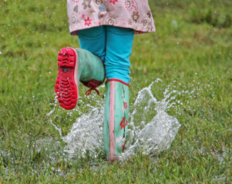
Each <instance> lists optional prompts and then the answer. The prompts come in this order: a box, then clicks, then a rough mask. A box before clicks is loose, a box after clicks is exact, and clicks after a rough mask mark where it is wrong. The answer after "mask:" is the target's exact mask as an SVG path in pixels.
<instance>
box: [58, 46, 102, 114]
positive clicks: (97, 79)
mask: <svg viewBox="0 0 232 184" xmlns="http://www.w3.org/2000/svg"><path fill="white" fill-rule="evenodd" d="M104 79H105V69H104V64H103V62H102V61H101V59H100V58H99V57H98V56H95V55H94V54H92V53H91V52H89V51H87V50H84V49H72V48H63V49H61V50H60V51H59V54H58V75H57V79H56V84H55V92H56V95H57V99H58V101H59V104H60V105H61V107H63V108H65V109H67V110H69V109H73V108H74V107H75V106H76V104H77V102H78V96H79V88H78V86H79V81H81V82H82V83H83V84H84V85H85V86H87V87H89V88H90V89H89V90H88V91H87V92H86V95H89V94H90V93H91V91H92V90H95V91H96V92H97V93H98V94H99V92H98V90H97V89H96V87H97V86H99V85H101V84H102V83H103V82H104Z"/></svg>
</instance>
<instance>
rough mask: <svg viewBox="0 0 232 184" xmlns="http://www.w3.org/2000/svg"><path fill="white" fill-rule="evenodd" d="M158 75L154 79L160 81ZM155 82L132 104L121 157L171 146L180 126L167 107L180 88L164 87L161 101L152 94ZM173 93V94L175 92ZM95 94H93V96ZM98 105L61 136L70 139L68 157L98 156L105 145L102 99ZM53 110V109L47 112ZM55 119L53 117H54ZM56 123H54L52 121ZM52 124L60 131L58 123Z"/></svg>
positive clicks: (148, 153)
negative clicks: (125, 149) (125, 142)
mask: <svg viewBox="0 0 232 184" xmlns="http://www.w3.org/2000/svg"><path fill="white" fill-rule="evenodd" d="M159 81H161V79H157V80H156V81H155V82H159ZM153 84H154V82H153V83H152V84H151V85H149V86H148V87H146V88H143V89H142V90H140V91H139V92H138V97H137V99H136V100H135V103H134V105H133V106H132V107H131V110H132V113H131V115H130V117H131V121H130V123H129V126H128V135H127V144H126V148H127V151H125V152H124V153H123V154H122V156H121V157H120V159H122V160H124V159H127V158H128V157H130V156H131V155H133V154H134V153H136V151H139V150H140V151H141V150H142V152H143V153H144V154H147V155H154V154H156V153H157V152H160V151H162V150H165V149H168V148H169V147H170V145H171V143H172V141H173V140H174V138H175V136H176V134H177V132H178V129H179V127H180V126H181V125H180V124H179V122H178V120H177V119H176V118H175V117H173V116H170V115H168V114H167V113H166V112H165V110H167V109H168V108H170V107H172V106H173V105H174V104H175V102H173V100H175V98H176V96H175V95H176V94H179V92H178V91H175V90H173V91H169V86H168V88H167V89H166V90H165V91H164V93H163V94H164V98H163V99H162V100H161V101H158V100H157V99H156V98H155V97H154V96H153V94H152V91H151V87H152V85H153ZM173 94H174V96H173ZM93 98H94V97H93ZM98 103H100V106H99V107H91V110H90V112H88V113H83V114H82V115H81V116H80V117H79V118H77V120H76V122H75V123H74V124H73V125H72V128H71V130H70V133H68V134H67V135H66V136H63V137H62V139H63V141H64V142H66V143H67V145H66V147H65V150H64V151H65V152H67V153H68V154H69V157H71V158H73V157H78V156H79V157H80V156H82V157H84V156H85V155H86V152H89V154H90V156H92V157H97V156H98V154H99V153H100V152H101V151H102V149H103V135H102V125H103V119H104V105H103V100H102V102H100V101H98ZM53 112H54V110H52V111H51V112H50V113H48V115H51V114H52V113H53ZM51 123H52V121H51ZM52 124H53V123H52ZM53 126H54V127H55V128H56V129H57V130H58V131H59V132H60V134H61V131H60V129H59V128H58V127H56V126H55V125H54V124H53Z"/></svg>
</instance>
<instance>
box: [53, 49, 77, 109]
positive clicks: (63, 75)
mask: <svg viewBox="0 0 232 184" xmlns="http://www.w3.org/2000/svg"><path fill="white" fill-rule="evenodd" d="M77 62H78V61H77V54H76V52H75V51H74V50H73V49H71V48H63V49H61V50H60V51H59V54H58V75H57V78H56V83H55V92H56V95H57V99H58V102H59V104H60V106H61V107H63V108H64V109H67V110H70V109H73V108H74V107H75V106H76V104H77V101H78V88H77V75H76V73H77V67H78V63H77Z"/></svg>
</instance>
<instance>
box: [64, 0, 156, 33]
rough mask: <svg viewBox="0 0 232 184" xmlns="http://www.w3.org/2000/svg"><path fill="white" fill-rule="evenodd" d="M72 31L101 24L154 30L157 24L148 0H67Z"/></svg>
mask: <svg viewBox="0 0 232 184" xmlns="http://www.w3.org/2000/svg"><path fill="white" fill-rule="evenodd" d="M67 11H68V23H69V30H70V33H71V34H73V35H76V34H77V32H78V30H82V29H88V28H91V27H97V26H101V25H111V26H116V27H124V28H130V29H134V30H135V34H137V33H147V32H154V31H155V25H154V20H153V17H152V14H151V10H150V8H149V5H148V0H67Z"/></svg>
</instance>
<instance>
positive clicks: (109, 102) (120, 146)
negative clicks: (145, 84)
mask: <svg viewBox="0 0 232 184" xmlns="http://www.w3.org/2000/svg"><path fill="white" fill-rule="evenodd" d="M128 121H129V86H128V84H126V83H123V82H122V81H118V80H110V81H108V82H107V83H106V97H105V118H104V125H103V137H104V151H105V153H106V155H107V157H108V160H110V159H114V158H116V157H118V156H120V155H121V154H122V152H123V151H124V149H125V141H126V132H127V125H128Z"/></svg>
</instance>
